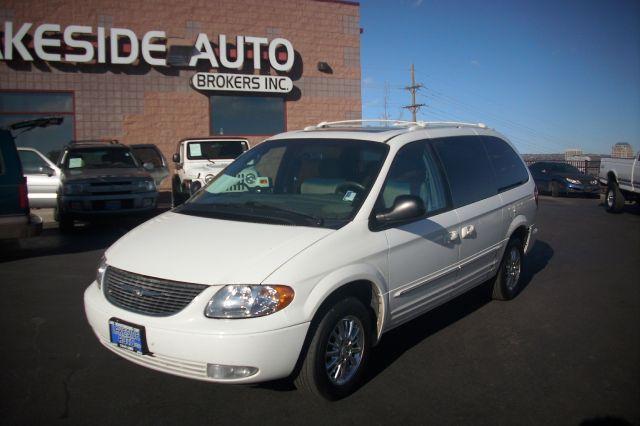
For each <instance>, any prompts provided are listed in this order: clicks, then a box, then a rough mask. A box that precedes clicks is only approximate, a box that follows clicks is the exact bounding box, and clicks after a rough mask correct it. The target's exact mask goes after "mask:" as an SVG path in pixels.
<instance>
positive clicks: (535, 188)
mask: <svg viewBox="0 0 640 426" xmlns="http://www.w3.org/2000/svg"><path fill="white" fill-rule="evenodd" d="M533 199H534V200H536V207H538V185H535V186H534V187H533Z"/></svg>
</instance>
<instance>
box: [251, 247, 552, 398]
mask: <svg viewBox="0 0 640 426" xmlns="http://www.w3.org/2000/svg"><path fill="white" fill-rule="evenodd" d="M553 254H554V251H553V248H552V247H551V246H550V245H549V244H547V243H546V242H544V241H541V240H537V241H536V243H535V244H534V246H533V247H532V248H531V251H530V252H529V254H528V255H527V256H526V257H525V268H524V272H523V275H522V290H524V289H526V287H527V286H528V285H529V284H530V283H531V281H532V280H533V278H534V277H535V275H536V274H537V273H538V272H540V271H542V270H543V269H544V268H546V267H547V265H548V264H549V261H550V260H551V258H552V257H553ZM491 284H492V282H491V281H487V282H485V283H483V284H481V285H479V286H478V287H476V288H474V289H473V290H471V291H469V292H467V293H465V294H463V295H460V296H458V297H456V298H455V299H453V300H451V301H449V302H447V303H445V304H444V305H442V306H439V307H437V308H435V309H433V310H432V311H429V312H427V313H426V314H424V315H422V316H420V317H418V318H415V319H413V320H411V321H409V322H407V323H406V324H403V325H401V326H400V327H398V328H396V329H394V330H391V331H389V332H388V333H385V334H384V336H383V337H382V339H381V341H380V343H379V344H378V345H377V346H376V347H375V348H373V351H372V356H371V358H370V360H369V365H368V367H367V371H366V373H365V377H364V380H363V382H362V384H361V385H360V387H362V386H365V385H366V384H367V383H368V382H369V381H371V380H372V379H374V378H375V377H376V376H377V375H379V374H380V373H382V372H383V371H384V370H385V369H387V367H389V366H391V364H393V363H394V362H395V361H396V360H397V359H398V358H399V357H401V356H402V354H404V353H405V352H407V351H408V350H410V349H411V348H413V347H414V346H416V345H418V344H419V343H420V342H422V341H423V340H424V339H426V338H428V337H429V336H431V335H433V334H435V333H437V332H438V331H440V330H442V329H444V328H446V327H448V326H449V325H451V324H453V323H455V322H457V321H459V320H461V319H462V318H464V317H466V316H467V315H469V314H471V313H473V312H474V311H476V310H478V309H480V308H481V307H483V306H484V305H486V304H487V303H489V302H490V301H491ZM252 386H254V387H258V388H265V389H270V390H275V391H279V392H288V391H293V390H295V389H296V388H295V385H294V384H293V383H292V382H291V381H290V380H288V379H283V380H275V381H271V382H265V383H258V384H255V385H252Z"/></svg>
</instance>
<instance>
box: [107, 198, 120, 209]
mask: <svg viewBox="0 0 640 426" xmlns="http://www.w3.org/2000/svg"><path fill="white" fill-rule="evenodd" d="M120 207H121V205H120V201H117V200H116V201H105V203H104V208H105V210H119V209H120Z"/></svg>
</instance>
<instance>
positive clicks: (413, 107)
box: [402, 64, 425, 121]
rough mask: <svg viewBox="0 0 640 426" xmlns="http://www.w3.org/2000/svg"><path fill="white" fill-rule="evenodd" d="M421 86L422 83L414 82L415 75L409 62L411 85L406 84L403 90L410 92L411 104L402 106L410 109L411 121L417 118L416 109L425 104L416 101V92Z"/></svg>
mask: <svg viewBox="0 0 640 426" xmlns="http://www.w3.org/2000/svg"><path fill="white" fill-rule="evenodd" d="M421 87H423V86H422V84H420V83H417V84H416V77H415V74H414V71H413V64H411V86H407V87H405V88H404V90H408V91H409V92H410V93H411V105H405V106H403V107H402V108H406V109H408V110H410V111H411V116H412V118H413V121H418V120H417V114H418V110H419V109H420V108H421V107H423V106H425V104H417V103H416V92H417V91H418V89H420V88H421Z"/></svg>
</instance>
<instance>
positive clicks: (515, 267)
mask: <svg viewBox="0 0 640 426" xmlns="http://www.w3.org/2000/svg"><path fill="white" fill-rule="evenodd" d="M523 259H524V251H523V249H522V241H520V239H519V238H517V237H514V238H511V239H510V240H509V243H508V244H507V248H506V250H505V251H504V255H503V256H502V262H500V269H499V270H498V275H497V276H496V279H495V281H494V283H493V290H492V298H493V299H496V300H511V299H513V298H514V297H516V295H517V294H518V293H519V292H520V290H521V286H522V283H521V277H522V269H523V268H522V265H523Z"/></svg>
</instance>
